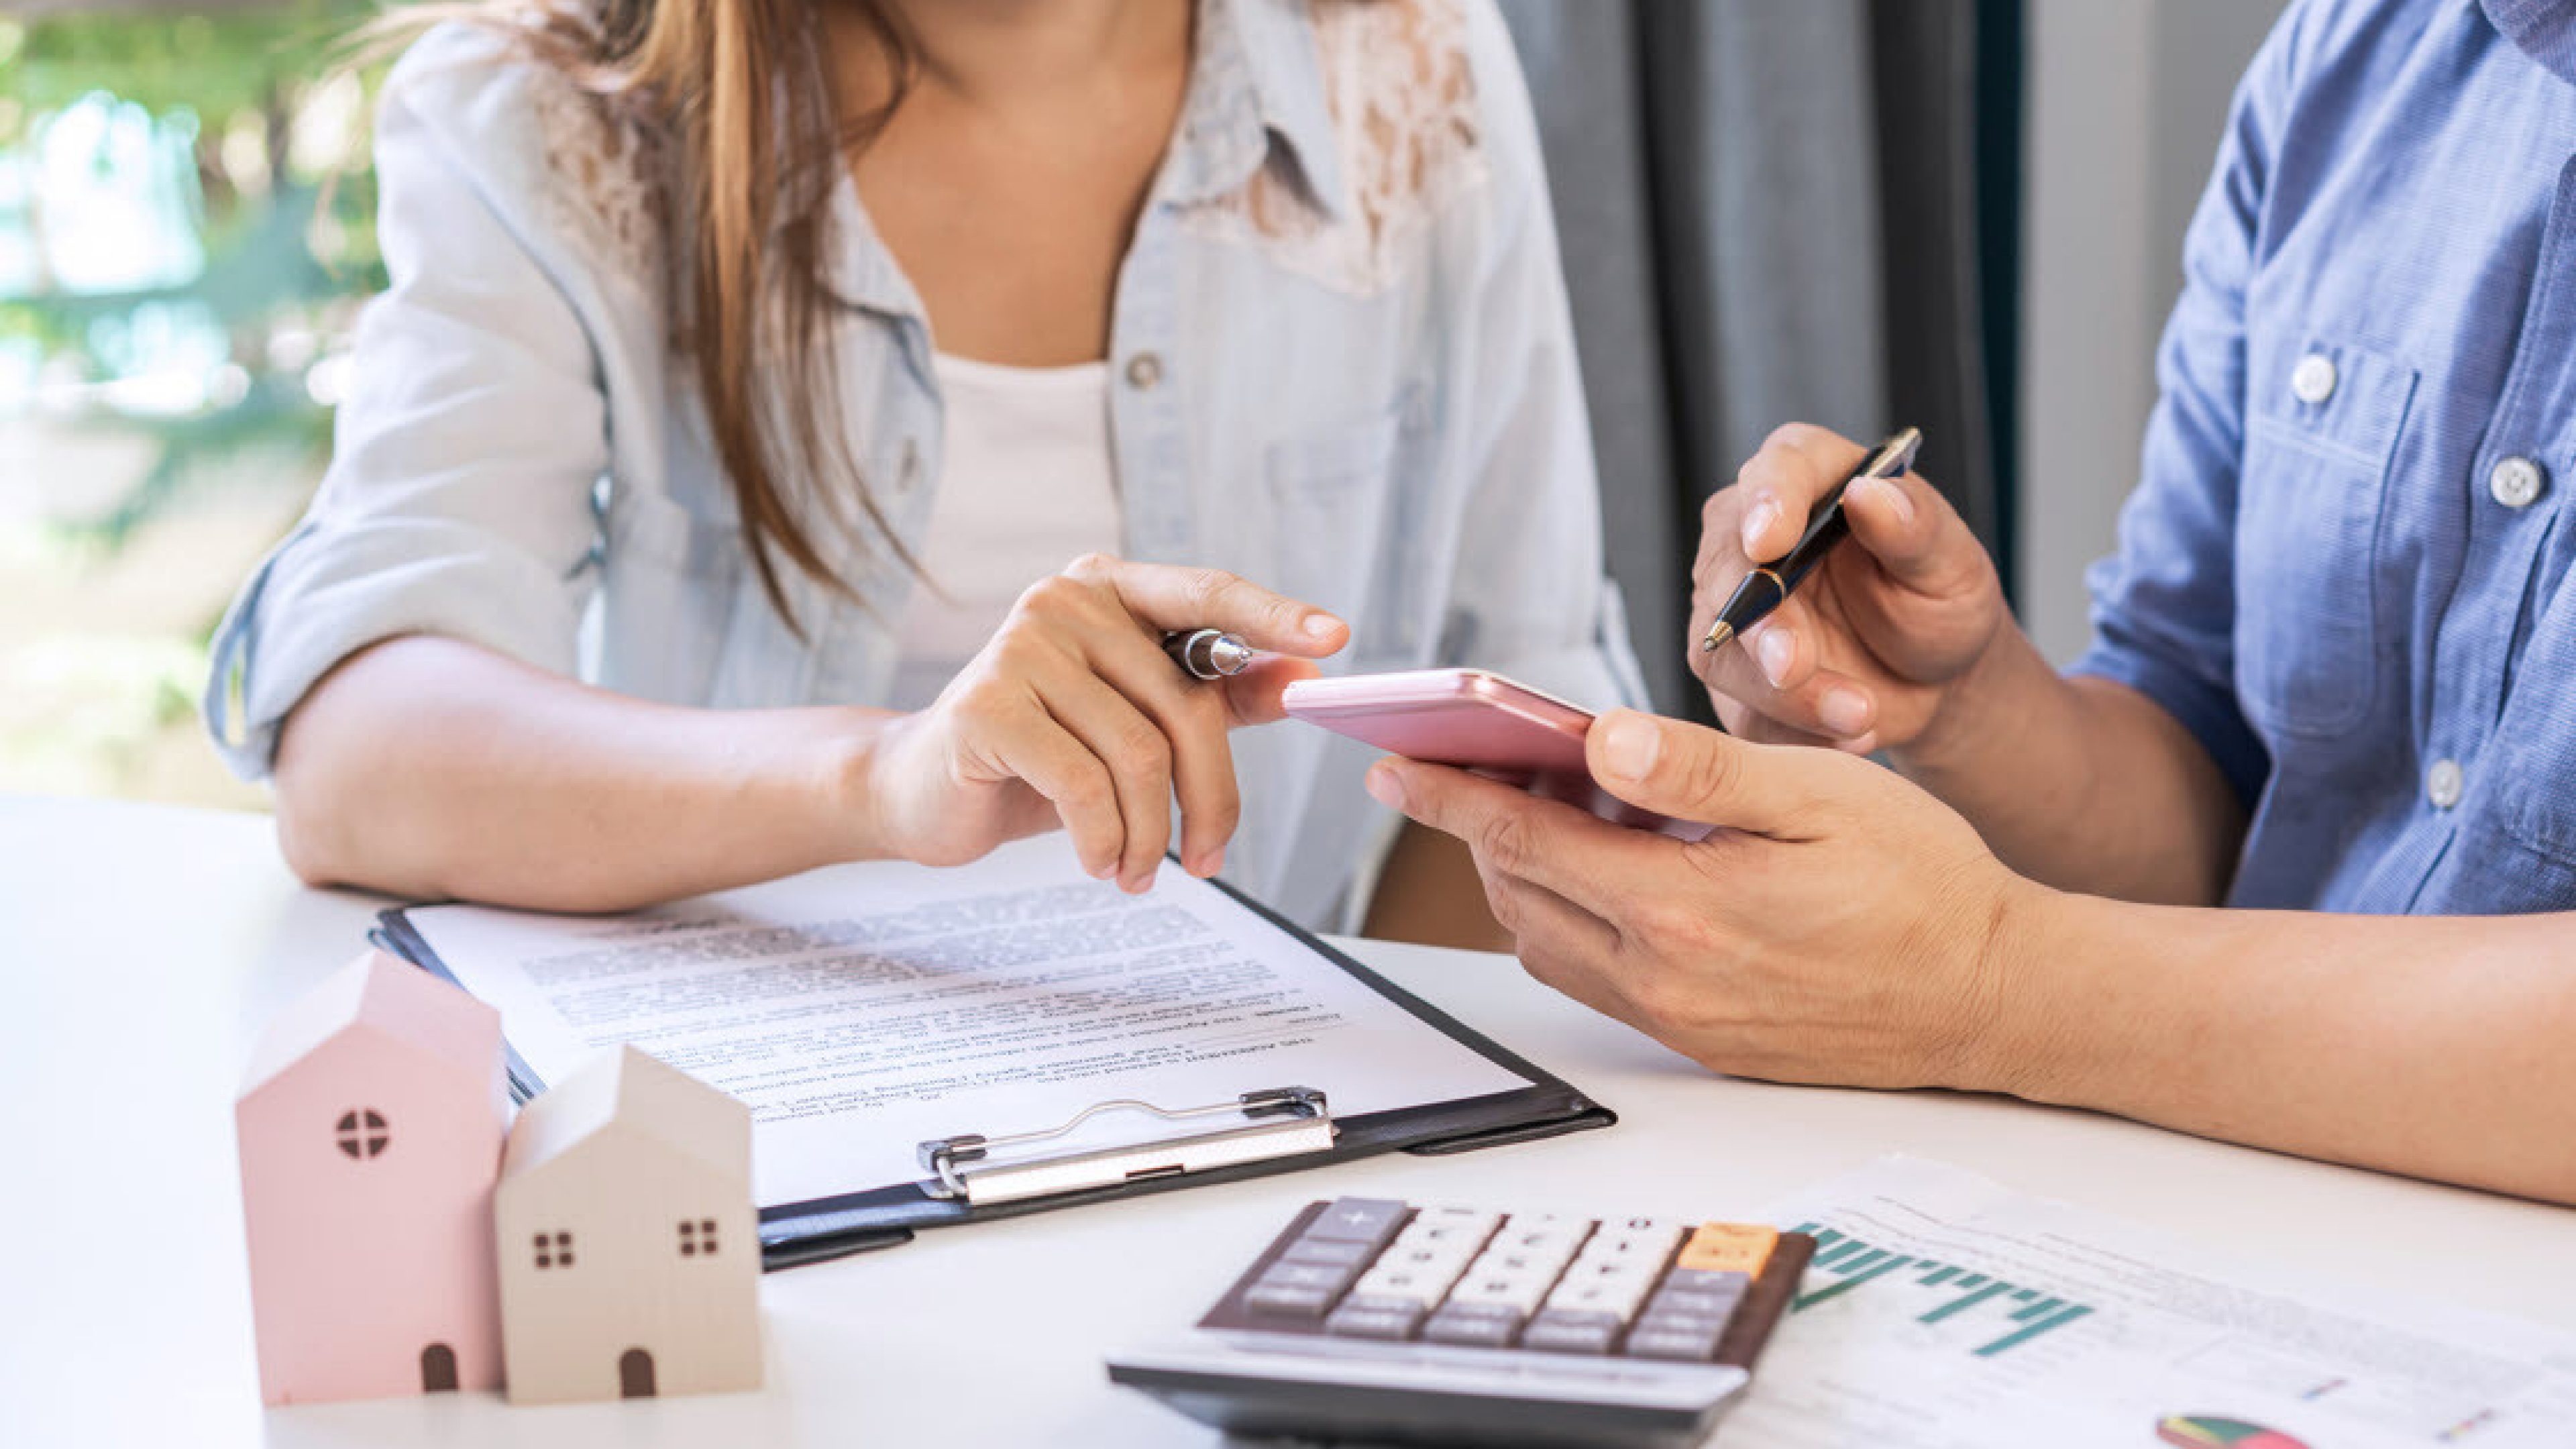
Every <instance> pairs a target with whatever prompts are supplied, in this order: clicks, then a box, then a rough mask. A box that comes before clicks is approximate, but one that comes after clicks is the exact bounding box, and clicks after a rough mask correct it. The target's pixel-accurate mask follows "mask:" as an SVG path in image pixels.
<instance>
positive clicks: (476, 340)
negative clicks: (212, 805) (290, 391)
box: [205, 37, 608, 779]
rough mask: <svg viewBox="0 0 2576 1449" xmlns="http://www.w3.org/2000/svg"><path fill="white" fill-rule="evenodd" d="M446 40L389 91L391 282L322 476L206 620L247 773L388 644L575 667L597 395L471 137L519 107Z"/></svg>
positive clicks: (387, 250) (262, 765) (362, 332)
mask: <svg viewBox="0 0 2576 1449" xmlns="http://www.w3.org/2000/svg"><path fill="white" fill-rule="evenodd" d="M461 49H464V47H460V46H458V45H455V44H448V45H443V46H442V45H440V44H439V43H438V41H437V37H433V38H432V40H431V41H430V42H425V43H424V45H423V46H422V47H421V48H420V49H418V50H416V51H415V52H414V54H413V55H412V56H411V57H409V58H407V59H406V60H405V62H404V64H403V65H402V66H400V67H398V68H397V70H396V73H395V76H394V78H393V80H392V82H391V83H390V84H389V86H388V89H387V93H386V99H385V102H384V105H383V109H382V112H381V115H380V118H379V122H378V130H377V142H376V165H377V178H378V188H379V201H378V212H377V227H378V234H379V237H380V240H381V244H382V247H383V251H384V257H385V265H386V269H387V272H388V275H389V283H390V284H389V287H388V289H387V290H386V292H385V293H384V294H383V295H382V296H380V297H378V298H376V299H375V300H374V301H373V302H372V303H370V304H369V306H368V308H367V310H366V312H365V315H364V317H363V318H362V320H361V322H360V324H359V327H358V335H357V341H356V346H355V351H354V353H353V354H352V378H351V383H350V389H349V392H348V394H347V396H346V398H345V400H344V401H343V402H342V404H341V406H340V411H339V415H338V418H337V421H336V433H335V440H334V444H335V445H334V452H333V458H332V462H331V466H330V469H329V471H328V473H327V475H326V476H325V478H324V481H323V485H322V488H321V491H320V493H319V494H318V495H317V497H316V498H315V500H314V502H313V504H312V506H311V508H310V509H309V510H308V511H307V513H306V514H305V517H304V519H303V521H302V522H301V523H300V524H298V525H297V526H296V528H295V529H294V530H293V531H292V532H291V533H289V534H288V536H287V537H286V539H285V541H284V542H282V543H280V544H279V545H278V546H277V547H276V549H275V550H274V551H273V552H271V553H270V554H269V556H268V557H267V559H266V560H264V561H263V562H262V563H261V564H260V565H259V567H258V570H257V571H256V572H255V573H253V574H252V576H251V578H250V580H249V582H248V583H247V584H245V585H244V586H243V588H242V590H241V593H240V594H239V596H238V597H237V598H236V599H235V600H234V602H233V605H232V608H231V609H230V611H229V612H228V613H227V614H226V616H225V618H224V620H223V622H222V624H221V625H219V626H218V628H217V630H216V634H215V640H214V648H213V665H214V668H213V674H212V677H211V678H210V680H209V681H208V684H207V689H206V699H205V716H206V721H207V725H208V727H209V729H210V730H211V732H212V733H213V735H214V737H215V743H216V747H217V749H218V750H219V751H220V752H221V753H222V755H223V756H224V758H225V760H226V761H227V763H229V764H230V765H231V767H232V768H233V769H234V770H235V771H236V772H237V773H239V774H240V775H242V776H243V777H244V778H250V779H258V778H264V777H265V776H266V775H267V774H268V772H269V770H270V768H271V766H272V764H273V762H274V759H275V755H276V749H277V737H278V732H279V730H280V728H281V727H282V725H283V724H284V722H285V720H286V717H287V715H288V714H289V713H290V712H291V711H293V710H294V708H295V707H296V705H297V704H298V703H299V702H300V701H301V700H302V699H303V698H304V696H305V694H306V692H307V691H309V690H310V689H311V688H312V687H313V685H314V683H315V682H316V681H317V680H319V679H320V678H321V677H322V676H323V675H324V674H326V673H328V672H329V671H330V670H331V668H332V667H333V666H334V665H336V664H338V663H340V662H341V661H342V660H344V659H346V658H348V657H349V656H350V655H351V654H353V653H355V652H357V651H358V650H361V649H363V648H365V647H367V646H368V645H370V644H373V643H377V642H380V641H382V640H386V639H390V638H394V637H397V636H401V635H409V634H437V635H443V636H447V637H450V638H455V639H460V640H464V641H466V642H468V643H472V644H476V645H480V646H482V647H484V648H487V649H490V650H493V651H495V652H497V653H500V654H503V655H507V656H508V657H510V658H513V659H518V660H522V661H525V662H526V663H529V664H532V665H535V666H537V667H539V668H542V669H546V670H550V671H553V672H556V673H561V674H570V673H572V672H573V671H574V670H575V668H576V664H577V653H578V651H577V646H576V640H577V637H578V635H579V630H580V619H581V615H582V612H583V610H584V608H585V607H586V605H587V602H588V598H589V592H590V589H591V587H592V574H593V572H594V571H593V570H591V569H590V568H589V567H588V566H587V565H588V561H589V559H590V557H591V552H592V548H593V545H594V541H595V539H596V535H597V522H596V518H595V516H594V513H593V509H592V504H591V498H592V493H593V489H594V486H595V485H596V483H597V481H598V479H599V478H600V476H601V474H602V473H603V472H604V471H605V469H606V467H607V463H608V448H607V438H606V426H607V424H606V412H607V409H606V403H605V401H604V398H603V395H602V390H601V387H600V384H599V382H598V368H597V364H596V361H595V358H594V353H593V349H592V347H591V344H590V341H589V338H588V334H587V333H586V332H585V330H584V328H583V326H582V324H581V322H580V320H579V318H578V316H577V315H576V312H575V309H574V308H573V306H572V305H571V303H570V302H569V301H568V300H567V298H566V296H565V295H564V293H563V292H562V291H561V290H560V289H559V287H558V285H557V284H556V282H555V281H553V280H552V279H551V278H550V276H549V274H548V272H547V271H546V270H545V268H544V267H542V266H541V265H540V264H539V262H538V261H537V259H536V257H535V256H534V255H533V254H532V253H531V251H530V250H529V247H528V244H527V241H526V228H527V226H528V224H529V223H528V220H527V216H526V212H527V211H528V210H529V209H530V208H529V207H528V206H526V205H524V204H520V205H514V204H513V199H512V196H511V192H512V191H513V190H514V189H516V188H515V187H514V186H513V184H512V183H513V181H514V180H516V179H519V178H513V177H511V176H510V174H509V172H508V168H507V167H506V166H503V167H501V168H499V169H498V170H497V171H496V170H495V168H494V167H493V166H492V165H491V164H490V163H491V159H492V158H491V157H489V156H487V155H484V154H481V153H479V151H478V143H477V139H476V138H478V137H491V138H503V137H515V138H516V139H515V140H513V141H509V142H504V143H502V144H504V145H505V147H515V148H517V149H520V150H524V149H525V148H526V146H527V145H528V141H527V139H526V131H527V128H526V125H525V116H524V114H523V113H522V114H513V112H514V110H523V108H522V107H518V106H515V105H514V99H513V96H512V94H511V88H509V87H507V86H477V85H473V84H468V83H461V82H460V81H459V80H458V70H457V68H459V67H465V66H471V65H473V64H475V59H474V57H473V56H472V55H471V54H470V53H469V54H464V55H460V54H458V53H457V52H458V51H459V50H461ZM442 52H443V53H442ZM518 200H519V201H520V202H521V203H525V202H526V200H527V198H525V197H524V196H522V197H520V198H519V199H518Z"/></svg>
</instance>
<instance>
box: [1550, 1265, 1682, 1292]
mask: <svg viewBox="0 0 2576 1449" xmlns="http://www.w3.org/2000/svg"><path fill="white" fill-rule="evenodd" d="M1661 1266H1662V1265H1661V1264H1657V1263H1651V1262H1646V1261H1643V1260H1641V1259H1637V1258H1577V1259H1575V1260H1574V1266H1573V1267H1571V1268H1568V1269H1566V1270H1565V1281H1566V1282H1568V1283H1625V1282H1631V1281H1633V1282H1635V1283H1638V1284H1640V1285H1642V1286H1643V1287H1647V1288H1651V1287H1653V1286H1654V1283H1655V1276H1656V1270H1657V1269H1658V1268H1659V1267H1661Z"/></svg>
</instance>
